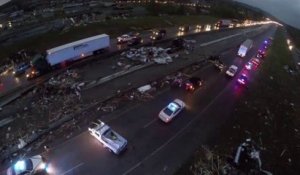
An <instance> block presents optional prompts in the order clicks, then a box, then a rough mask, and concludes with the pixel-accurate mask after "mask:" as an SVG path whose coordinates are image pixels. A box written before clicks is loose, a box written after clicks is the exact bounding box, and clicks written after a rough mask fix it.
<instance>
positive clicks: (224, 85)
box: [49, 27, 276, 175]
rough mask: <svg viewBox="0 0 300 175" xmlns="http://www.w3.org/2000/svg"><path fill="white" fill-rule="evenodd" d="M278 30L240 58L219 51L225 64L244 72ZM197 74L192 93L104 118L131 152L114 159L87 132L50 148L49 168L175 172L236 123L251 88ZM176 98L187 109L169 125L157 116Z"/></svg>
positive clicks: (94, 174)
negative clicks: (197, 86)
mask: <svg viewBox="0 0 300 175" xmlns="http://www.w3.org/2000/svg"><path fill="white" fill-rule="evenodd" d="M275 29H276V28H275V27H273V28H271V29H270V30H268V31H267V32H264V33H263V34H261V35H258V36H256V37H254V38H253V40H254V47H253V48H252V49H251V51H250V52H249V53H248V54H247V56H246V57H245V58H243V59H241V58H238V57H236V52H237V48H236V47H235V48H232V49H230V50H227V51H225V52H223V53H221V54H222V61H223V62H224V63H225V64H226V65H227V66H230V65H231V64H235V65H237V66H238V67H239V73H241V70H242V67H243V66H244V64H245V63H246V62H247V61H248V60H249V59H250V58H251V57H252V56H254V55H255V54H256V52H257V50H258V47H259V45H260V44H261V43H262V42H263V40H264V39H266V38H267V37H269V36H272V35H273V34H274V32H275ZM262 64H263V63H262ZM258 69H259V67H258ZM195 75H196V76H201V77H203V78H204V80H205V85H204V87H203V88H200V89H199V90H197V91H196V92H195V93H193V94H192V93H187V92H185V91H183V90H182V89H173V88H171V89H168V90H165V91H162V92H160V93H159V95H157V96H156V97H155V99H153V100H151V101H149V102H145V103H141V104H138V105H133V106H128V107H127V110H124V111H123V112H121V113H120V114H119V115H117V116H114V117H113V118H110V116H106V117H105V119H106V120H104V121H105V122H106V123H107V124H108V125H110V126H111V127H112V128H113V129H114V130H115V131H117V132H118V133H119V134H121V135H122V136H124V137H125V138H126V139H127V140H128V148H127V150H126V151H125V152H124V153H123V154H122V155H120V156H116V155H113V154H112V153H110V152H109V151H108V150H106V149H104V148H103V147H102V146H101V144H100V143H99V142H98V141H97V140H96V139H95V138H93V137H92V136H90V135H89V134H88V133H87V132H83V133H82V134H80V135H78V136H76V137H74V138H72V139H70V140H68V141H66V142H63V143H61V144H59V145H58V146H56V147H54V148H53V149H52V150H51V152H50V155H49V157H50V164H51V168H52V169H53V171H54V172H55V174H59V175H99V174H107V175H109V174H137V175H140V174H143V175H145V174H172V173H174V172H175V171H176V169H177V168H178V167H179V166H180V165H181V164H182V163H183V162H184V161H185V160H186V159H187V158H188V156H190V155H191V154H192V153H193V151H194V150H195V149H196V148H197V147H199V146H200V145H202V144H206V143H208V142H213V140H214V139H218V138H219V137H222V135H221V133H222V131H221V130H219V128H220V127H221V126H222V125H224V124H225V123H227V122H230V121H231V120H232V118H231V113H232V112H233V109H234V106H235V103H236V101H237V100H238V99H239V98H240V96H241V95H242V94H243V92H244V91H246V90H247V88H246V87H243V86H240V85H238V84H237V83H236V79H237V77H238V76H239V75H237V76H235V77H234V78H233V79H230V78H228V77H226V76H225V73H224V72H222V73H220V72H218V71H217V70H216V69H215V67H213V66H212V65H207V66H205V67H204V68H203V69H201V70H199V71H198V72H196V73H195ZM255 76H258V74H257V73H256V72H249V77H250V78H249V79H250V80H249V82H250V83H251V81H255ZM175 98H179V99H182V100H184V101H185V102H186V103H187V105H188V107H187V109H186V110H185V111H183V112H182V113H180V114H179V116H177V118H176V119H175V120H173V121H172V122H171V123H169V124H165V123H163V122H161V121H160V120H159V119H158V117H157V116H158V113H159V111H160V110H161V109H162V108H163V107H165V106H166V105H167V104H168V103H169V102H170V101H171V100H173V99H175ZM111 115H114V113H112V114H111ZM241 117H242V116H241Z"/></svg>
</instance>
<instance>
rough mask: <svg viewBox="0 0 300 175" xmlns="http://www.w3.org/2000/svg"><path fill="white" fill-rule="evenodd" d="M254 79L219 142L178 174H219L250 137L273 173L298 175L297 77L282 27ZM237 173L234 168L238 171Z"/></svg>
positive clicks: (299, 109) (204, 149) (198, 153)
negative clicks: (239, 146) (242, 143)
mask: <svg viewBox="0 0 300 175" xmlns="http://www.w3.org/2000/svg"><path fill="white" fill-rule="evenodd" d="M268 53H269V54H268V56H267V58H266V59H265V61H264V62H263V64H262V65H261V67H260V68H259V69H258V71H259V72H258V75H257V76H256V77H255V80H254V81H253V82H251V83H250V84H249V86H248V90H247V91H245V93H244V95H243V96H242V97H241V98H240V100H239V102H238V104H237V106H236V108H235V110H234V111H233V112H232V118H233V121H229V122H227V123H226V126H223V127H222V129H221V131H220V132H221V133H222V134H221V136H222V137H221V138H218V139H220V140H217V141H214V142H217V143H214V144H210V143H207V144H208V145H206V146H205V147H201V148H200V149H198V150H197V151H196V152H195V154H194V155H193V156H192V157H191V158H190V159H189V160H188V161H187V162H186V163H185V164H183V165H182V167H181V168H180V169H179V170H178V172H177V173H176V174H178V175H179V174H197V173H199V172H212V174H219V173H220V172H221V170H222V168H223V167H224V166H225V165H226V164H227V163H228V162H227V160H228V158H232V156H233V155H234V154H233V153H235V150H236V149H237V147H238V145H239V144H240V143H241V142H242V141H244V139H246V138H252V139H253V140H254V141H255V142H256V143H257V144H258V145H259V146H260V148H262V151H261V159H262V167H263V169H265V170H268V171H270V172H272V173H273V174H289V175H293V174H298V172H299V169H300V164H299V161H298V160H299V158H300V140H299V138H300V128H299V126H300V118H299V116H300V98H299V97H300V76H299V74H298V73H295V72H290V71H288V70H289V69H294V67H295V65H294V62H293V60H292V56H291V53H290V51H289V50H288V46H287V44H286V38H285V36H284V33H283V31H282V30H281V29H279V30H278V31H277V32H276V36H275V40H274V41H273V44H272V46H271V48H270V50H269V52H268ZM237 171H238V170H237Z"/></svg>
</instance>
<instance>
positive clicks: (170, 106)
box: [168, 102, 179, 112]
mask: <svg viewBox="0 0 300 175" xmlns="http://www.w3.org/2000/svg"><path fill="white" fill-rule="evenodd" d="M168 108H169V109H170V110H171V111H172V112H175V111H176V110H177V109H178V108H179V106H178V105H177V104H175V103H173V102H172V103H170V104H169V105H168Z"/></svg>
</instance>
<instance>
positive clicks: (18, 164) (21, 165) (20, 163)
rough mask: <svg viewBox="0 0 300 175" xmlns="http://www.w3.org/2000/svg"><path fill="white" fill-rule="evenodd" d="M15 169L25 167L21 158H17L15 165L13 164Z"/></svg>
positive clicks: (20, 169)
mask: <svg viewBox="0 0 300 175" xmlns="http://www.w3.org/2000/svg"><path fill="white" fill-rule="evenodd" d="M14 168H15V170H17V171H24V170H25V169H26V164H25V162H24V161H23V160H19V161H18V162H17V163H16V164H15V165H14Z"/></svg>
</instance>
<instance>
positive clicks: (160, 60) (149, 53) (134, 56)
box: [121, 47, 177, 64]
mask: <svg viewBox="0 0 300 175" xmlns="http://www.w3.org/2000/svg"><path fill="white" fill-rule="evenodd" d="M167 51H168V50H167V49H163V48H161V47H141V48H139V49H135V48H131V49H130V50H128V51H126V52H123V53H121V56H122V57H125V58H127V59H130V60H132V61H138V62H142V63H148V62H155V63H157V64H168V63H171V62H173V59H172V57H171V56H170V55H169V54H168V53H167ZM176 56H177V55H174V57H176Z"/></svg>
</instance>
